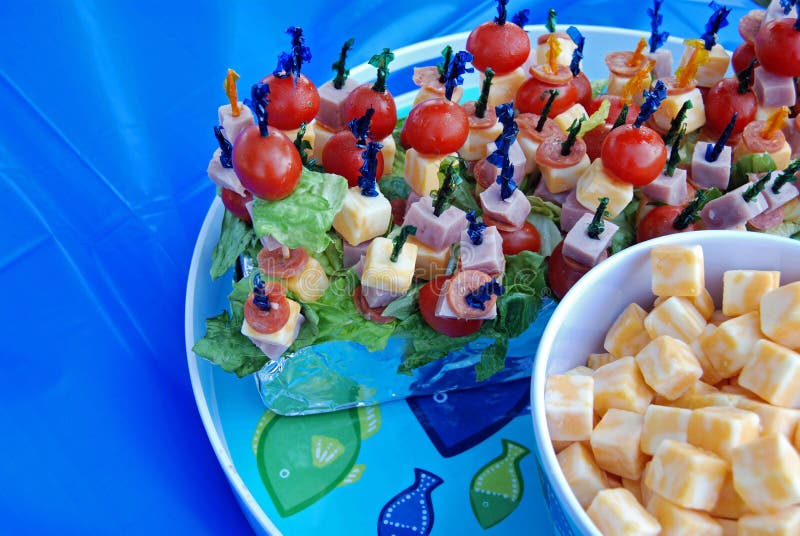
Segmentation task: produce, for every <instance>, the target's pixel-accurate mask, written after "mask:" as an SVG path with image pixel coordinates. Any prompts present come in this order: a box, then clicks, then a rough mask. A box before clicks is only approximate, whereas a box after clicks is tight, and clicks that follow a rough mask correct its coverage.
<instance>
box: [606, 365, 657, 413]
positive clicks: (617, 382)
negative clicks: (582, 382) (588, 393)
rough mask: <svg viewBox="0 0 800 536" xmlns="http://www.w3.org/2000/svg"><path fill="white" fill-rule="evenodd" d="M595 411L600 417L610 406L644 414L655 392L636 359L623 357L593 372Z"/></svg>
mask: <svg viewBox="0 0 800 536" xmlns="http://www.w3.org/2000/svg"><path fill="white" fill-rule="evenodd" d="M592 377H593V378H594V410H595V411H596V412H597V414H598V415H600V416H601V417H602V416H603V415H605V414H606V411H608V409H609V408H616V409H624V410H628V411H635V412H636V413H644V412H645V410H646V409H647V406H648V405H649V404H650V401H651V400H653V391H651V390H650V387H648V386H647V383H645V381H644V378H643V377H642V373H641V371H640V370H639V366H638V365H637V364H636V360H635V359H634V358H633V357H631V356H627V357H622V358H620V359H617V360H616V361H614V362H613V363H609V364H607V365H603V366H602V367H600V368H599V369H597V370H595V371H594V375H593V376H592Z"/></svg>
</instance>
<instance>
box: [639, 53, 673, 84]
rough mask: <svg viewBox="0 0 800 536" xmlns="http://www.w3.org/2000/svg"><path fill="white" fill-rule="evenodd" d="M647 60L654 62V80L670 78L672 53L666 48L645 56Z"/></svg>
mask: <svg viewBox="0 0 800 536" xmlns="http://www.w3.org/2000/svg"><path fill="white" fill-rule="evenodd" d="M645 56H647V57H648V58H649V59H651V60H655V61H656V66H655V67H654V68H653V74H655V76H656V78H666V77H668V76H672V51H671V50H669V49H667V48H659V49H658V50H656V51H655V52H648V53H646V54H645Z"/></svg>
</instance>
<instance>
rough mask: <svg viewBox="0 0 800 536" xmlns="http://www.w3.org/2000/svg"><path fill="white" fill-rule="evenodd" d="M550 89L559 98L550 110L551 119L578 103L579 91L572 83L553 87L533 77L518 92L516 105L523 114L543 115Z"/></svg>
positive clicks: (554, 101) (515, 100)
mask: <svg viewBox="0 0 800 536" xmlns="http://www.w3.org/2000/svg"><path fill="white" fill-rule="evenodd" d="M550 89H555V90H557V91H558V96H557V97H556V98H555V99H554V100H553V107H552V108H550V115H549V117H555V116H557V115H558V114H560V113H561V112H563V111H564V110H566V109H567V108H569V107H570V106H572V105H573V104H575V103H576V102H578V90H577V88H576V87H575V84H573V83H572V81H569V82H567V83H566V84H563V85H552V84H548V83H546V82H542V81H541V80H538V79H537V78H534V77H531V78H528V79H527V80H526V81H525V83H524V84H522V85H521V86H520V87H519V89H518V90H517V96H516V99H514V104H515V105H516V106H517V109H518V110H519V111H520V112H521V113H534V114H541V113H542V109H543V108H544V105H545V104H546V103H547V98H548V97H549V95H548V94H547V93H545V91H547V90H550Z"/></svg>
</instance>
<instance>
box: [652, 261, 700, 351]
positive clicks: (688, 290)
mask: <svg viewBox="0 0 800 536" xmlns="http://www.w3.org/2000/svg"><path fill="white" fill-rule="evenodd" d="M650 261H651V262H652V264H653V282H652V288H653V294H655V295H656V296H684V297H691V296H697V295H699V294H702V292H703V290H704V289H705V288H706V285H705V266H704V265H703V248H702V247H701V246H658V247H654V248H653V249H651V250H650ZM687 342H689V341H687Z"/></svg>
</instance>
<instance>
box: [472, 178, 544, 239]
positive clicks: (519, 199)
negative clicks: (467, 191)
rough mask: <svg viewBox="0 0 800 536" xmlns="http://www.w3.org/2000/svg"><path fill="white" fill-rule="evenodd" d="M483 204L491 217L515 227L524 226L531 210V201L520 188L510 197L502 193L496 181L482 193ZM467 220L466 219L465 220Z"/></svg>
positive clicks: (484, 209)
mask: <svg viewBox="0 0 800 536" xmlns="http://www.w3.org/2000/svg"><path fill="white" fill-rule="evenodd" d="M479 197H480V201H481V206H482V207H483V211H484V212H485V213H486V214H488V215H489V217H490V218H491V219H493V220H495V221H498V222H500V223H504V224H507V225H509V226H511V227H513V228H515V229H519V228H520V227H522V224H523V223H525V218H527V217H528V214H530V212H531V203H530V201H528V198H527V197H525V194H523V193H522V192H521V191H520V190H519V188H517V189H516V190H514V193H512V194H511V196H509V198H508V199H505V200H504V199H503V197H502V196H501V195H500V184H498V183H494V184H492V185H491V186H490V187H488V188H487V189H486V190H484V191H483V192H481V194H480V196H479ZM465 221H466V220H465Z"/></svg>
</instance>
